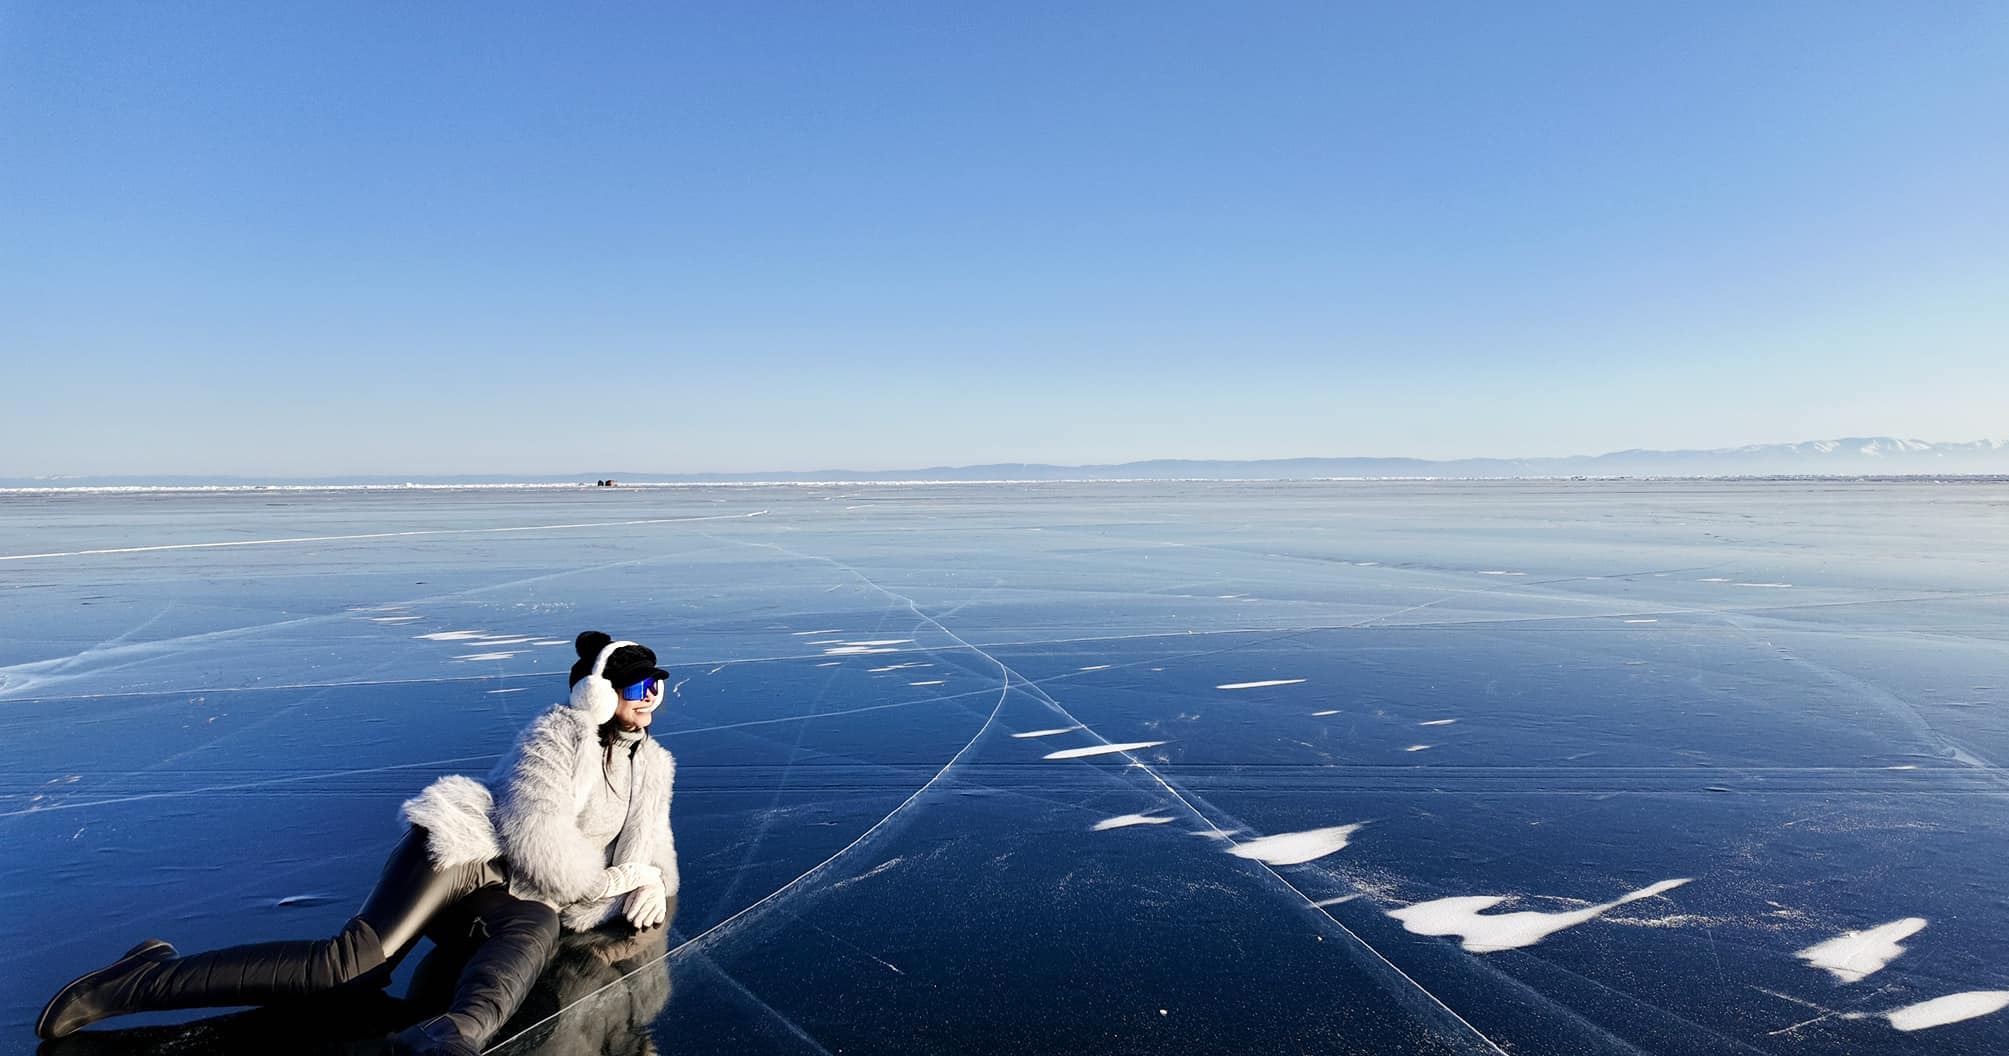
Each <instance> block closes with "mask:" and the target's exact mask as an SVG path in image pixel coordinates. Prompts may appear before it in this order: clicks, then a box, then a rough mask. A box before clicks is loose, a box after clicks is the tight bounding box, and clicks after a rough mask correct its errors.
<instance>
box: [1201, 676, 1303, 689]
mask: <svg viewBox="0 0 2009 1056" xmlns="http://www.w3.org/2000/svg"><path fill="white" fill-rule="evenodd" d="M1303 681H1304V679H1302V678H1275V679H1271V680H1269V681H1268V682H1230V683H1228V684H1227V685H1225V686H1215V687H1214V688H1215V689H1262V688H1264V687H1267V686H1295V685H1297V684H1298V683H1300V682H1303Z"/></svg>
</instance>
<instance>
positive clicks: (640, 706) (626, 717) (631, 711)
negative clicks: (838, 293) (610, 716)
mask: <svg viewBox="0 0 2009 1056" xmlns="http://www.w3.org/2000/svg"><path fill="white" fill-rule="evenodd" d="M662 702H663V684H662V682H660V681H658V682H656V683H655V684H654V685H653V686H651V687H650V688H649V695H648V696H645V697H643V698H642V699H640V700H629V699H627V697H626V696H623V697H622V698H621V704H620V706H619V707H617V708H615V709H614V719H615V721H617V722H619V723H620V724H621V725H623V726H626V727H628V728H629V729H635V730H646V729H648V728H649V722H650V721H651V720H653V719H654V718H655V717H656V705H658V704H661V703H662Z"/></svg>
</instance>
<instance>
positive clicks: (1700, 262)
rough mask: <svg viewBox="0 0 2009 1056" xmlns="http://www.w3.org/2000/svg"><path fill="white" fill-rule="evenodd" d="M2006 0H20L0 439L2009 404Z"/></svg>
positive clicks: (1213, 441) (1844, 420)
mask: <svg viewBox="0 0 2009 1056" xmlns="http://www.w3.org/2000/svg"><path fill="white" fill-rule="evenodd" d="M2005 114H2009V6H2005V5H2002V4H1999V3H1993V2H1972V3H1960V2H1945V3H1927V4H1900V3H1894V2H1892V3H1867V4H1847V5H1844V4H1832V3H1827V2H1809V3H1760V4H1750V3H1741V2H1739V3H1707V4H1693V5H1686V4H1684V5H1634V4H1608V3H1602V2H1585V3H1534V4H1489V3H1478V2H1472V3H1431V4H1419V5H1394V4H1376V5H1369V4H1353V3H1326V2H1320V3H1249V4H1240V3H1236V4H1228V3H1204V4H1188V3H1172V2H1165V3H1103V4H1080V3H1036V2H1027V3H1008V4H938V3H922V2H914V3H841V4H812V3H788V4H779V3H759V2H755V3H744V4H738V3H735V4H713V5H698V4H664V5H576V6H569V5H568V6H551V5H532V4H479V5H477V4H465V5H448V4H423V5H412V4H370V3H357V4H326V5H321V6H319V7H318V8H311V7H305V6H301V5H277V6H274V5H242V4H231V5H220V4H205V3H192V4H146V3H128V4H116V3H111V4H93V5H81V4H68V3H60V2H53V0H51V2H7V3H5V4H4V5H0V159H4V160H0V349H4V360H5V362H6V382H5V385H4V387H0V391H4V395H0V476H28V475H42V474H94V473H130V474H145V473H160V474H169V473H195V474H211V473H214V474H253V475H264V474H272V475H300V476H311V475H324V474H326V475H333V474H349V473H364V474H367V473H378V472H382V473H389V474H422V473H456V472H466V473H481V472H498V473H531V474H536V473H553V474H559V473H563V474H576V473H590V472H592V471H593V470H595V469H608V470H614V469H619V470H624V471H633V470H652V471H663V472H679V471H709V470H755V469H776V470H785V469H818V468H850V469H882V468H904V467H918V466H929V465H953V464H972V463H991V462H1052V463H1088V462H1121V461H1128V460H1133V459H1144V458H1158V457H1170V458H1178V457H1190V458H1268V457H1293V456H1315V455H1327V456H1346V455H1410V456H1417V457H1425V458H1453V457H1460V456H1473V455H1510V456H1541V455H1564V454H1577V453H1598V452H1602V451H1609V450H1614V449H1620V448H1631V447H1662V448H1672V447H1721V446H1733V445H1738V444H1744V443H1756V442H1772V441H1787V440H1801V439H1820V438H1828V437H1836V436H1846V435H1896V436H1910V437H1917V438H1920V439H1926V440H1969V439H1975V438H1980V437H1991V438H1997V439H2009V411H2005V408H2009V340H2005V338H2009V196H2005V195H2004V194H2003V188H2004V187H2009V134H2005V133H2009V124H2005V120H2004V115H2005Z"/></svg>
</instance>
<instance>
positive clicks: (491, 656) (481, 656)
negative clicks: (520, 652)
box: [454, 651, 516, 660]
mask: <svg viewBox="0 0 2009 1056" xmlns="http://www.w3.org/2000/svg"><path fill="white" fill-rule="evenodd" d="M515 655H516V654H515V653H512V652H508V651H504V652H500V653H466V654H463V655H461V656H456V657H454V659H455V660H507V659H509V658H510V657H512V656H515Z"/></svg>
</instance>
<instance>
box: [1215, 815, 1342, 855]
mask: <svg viewBox="0 0 2009 1056" xmlns="http://www.w3.org/2000/svg"><path fill="white" fill-rule="evenodd" d="M1362 824H1363V823H1361V822H1356V823H1354V824H1352V825H1334V826H1331V827H1330V828H1324V829H1307V830H1305V831H1304V832H1285V833H1279V834H1277V835H1275V836H1259V837H1257V838H1255V839H1253V840H1247V841H1244V842H1242V843H1238V844H1235V845H1234V846H1232V847H1229V848H1228V853H1229V854H1232V855H1234V856H1235V857H1237V858H1248V859H1251V860H1253V861H1258V862H1264V863H1266V864H1269V865H1302V864H1303V863H1305V862H1309V861H1312V860H1313V859H1317V858H1323V857H1325V856H1326V855H1328V854H1332V853H1333V852H1335V851H1338V850H1340V849H1341V848H1343V847H1345V846H1346V841H1347V840H1348V838H1350V837H1351V836H1352V835H1353V834H1354V833H1355V832H1358V831H1360V826H1361V825H1362Z"/></svg>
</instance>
